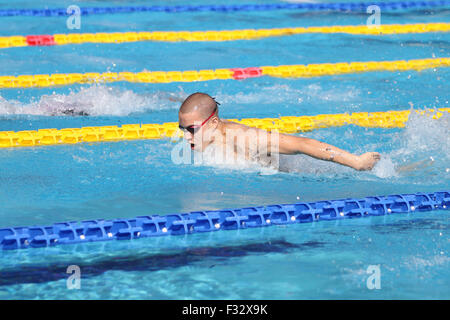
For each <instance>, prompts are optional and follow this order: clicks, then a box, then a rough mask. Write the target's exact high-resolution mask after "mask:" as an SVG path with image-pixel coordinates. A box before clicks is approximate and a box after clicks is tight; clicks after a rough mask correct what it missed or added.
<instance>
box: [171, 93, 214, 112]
mask: <svg viewBox="0 0 450 320" xmlns="http://www.w3.org/2000/svg"><path fill="white" fill-rule="evenodd" d="M216 106H217V102H216V100H214V98H212V97H211V96H210V95H208V94H206V93H201V92H196V93H193V94H191V95H190V96H189V97H187V98H186V100H184V102H183V103H182V105H181V107H180V113H183V114H186V113H197V114H198V115H200V116H201V117H208V116H209V115H210V114H211V113H212V112H213V111H214V108H215V107H216Z"/></svg>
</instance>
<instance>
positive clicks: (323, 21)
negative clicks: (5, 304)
mask: <svg viewBox="0 0 450 320" xmlns="http://www.w3.org/2000/svg"><path fill="white" fill-rule="evenodd" d="M263 2H267V3H271V1H263ZM339 2H342V1H339ZM136 3H137V4H139V2H136ZM154 3H155V4H161V5H163V4H166V3H165V2H163V1H154ZM192 3H193V4H204V3H207V2H205V1H192ZM69 4H70V3H68V4H67V6H68V5H69ZM171 4H185V2H183V1H172V2H171ZM83 5H84V6H89V5H92V6H97V5H98V4H96V3H95V2H92V3H90V2H85V3H83ZM102 5H104V6H117V5H118V3H116V2H113V1H111V2H102ZM15 6H16V7H20V8H25V7H43V6H48V7H61V6H62V4H61V2H59V1H54V3H52V2H49V1H45V2H43V1H42V2H37V3H36V2H35V3H33V5H32V6H31V5H29V4H27V3H26V2H16V3H15ZM1 7H2V8H8V7H9V4H8V2H6V1H2V3H1ZM366 19H367V15H366V14H357V13H330V12H314V13H311V12H298V11H292V10H285V11H283V10H280V11H276V12H271V11H260V12H259V11H258V12H234V13H220V12H214V13H211V12H185V13H177V14H176V15H173V14H169V13H145V12H142V13H134V14H115V15H96V16H86V17H82V25H81V30H73V31H71V30H68V29H67V27H66V23H65V20H66V19H65V18H64V17H19V16H16V17H2V18H1V19H0V25H1V28H0V30H1V36H7V35H29V34H55V33H70V32H122V31H135V30H138V31H142V30H228V29H248V28H275V27H293V26H328V25H362V24H365V21H366ZM381 19H382V20H381V22H382V23H383V24H389V23H419V22H448V21H449V11H448V10H437V9H433V10H418V11H414V10H413V11H403V12H393V13H387V12H386V13H383V12H382V15H381ZM449 40H450V38H449V34H448V33H424V34H414V33H412V34H404V35H385V36H382V37H376V36H364V35H349V34H331V35H326V34H303V35H292V36H285V37H273V38H264V39H260V40H248V41H247V40H240V41H226V42H176V43H167V42H131V43H126V44H94V43H86V44H80V45H65V46H51V47H22V48H20V47H19V48H5V49H1V50H0V61H1V66H2V71H1V72H2V74H1V75H22V74H49V73H55V72H60V73H65V72H66V73H69V72H80V73H83V72H105V71H113V72H119V71H130V72H139V71H142V70H144V69H145V70H160V71H171V70H200V69H216V68H235V67H252V66H265V65H289V64H309V63H325V62H329V63H334V62H350V61H371V60H374V61H384V60H400V59H402V60H403V59H405V60H407V59H422V58H431V57H448V56H449V53H450V46H449ZM448 79H449V68H436V69H429V70H423V71H421V72H416V71H405V72H387V71H386V72H370V73H360V74H347V75H337V76H325V77H316V78H298V79H284V78H271V77H260V78H251V79H245V80H242V81H234V80H214V81H205V82H191V83H181V82H174V83H156V84H152V83H147V84H145V83H128V82H117V83H108V84H91V85H89V84H85V85H80V84H75V85H71V86H62V87H50V88H26V89H2V90H1V92H0V96H1V98H0V130H1V131H8V130H11V131H19V130H31V129H42V128H58V129H60V128H78V127H86V126H101V125H121V124H133V123H163V122H173V121H177V120H178V119H177V109H178V107H179V105H180V100H182V99H183V98H185V97H186V96H187V95H189V94H190V93H193V92H196V91H202V92H207V93H209V94H211V95H212V96H215V97H216V99H217V100H218V101H219V102H220V103H221V106H220V114H221V116H222V117H224V118H263V117H278V116H293V115H295V116H298V115H317V114H328V113H344V112H360V111H370V112H375V111H387V110H405V109H409V108H410V107H411V105H412V106H413V107H414V108H418V109H420V108H425V107H427V108H434V107H436V108H437V107H449V101H448V99H449V96H448V92H450V90H449V89H450V86H449V81H448ZM64 108H73V109H74V110H75V111H77V112H78V111H79V112H86V113H89V114H90V115H89V116H76V117H73V116H67V115H64V114H61V110H63V109H64ZM449 128H450V116H449V115H448V114H444V115H443V116H442V117H441V118H439V119H437V120H436V119H431V118H430V117H426V116H420V115H417V114H413V115H412V116H411V117H410V119H409V121H408V123H407V125H406V128H401V129H399V128H398V129H380V128H362V127H357V126H343V127H338V128H326V129H320V130H315V131H311V132H307V133H303V135H304V136H307V137H312V138H315V139H321V140H323V141H326V142H328V143H331V144H334V145H336V146H338V147H340V148H343V149H347V150H349V151H352V152H355V153H362V152H365V151H378V152H381V153H382V155H383V159H382V161H381V162H380V163H379V164H378V165H377V166H376V167H375V169H374V170H373V171H372V172H355V171H352V170H351V169H348V168H344V167H340V166H337V165H334V164H331V163H326V162H319V161H317V160H312V159H308V158H306V157H304V156H289V157H288V156H284V157H282V158H281V163H280V165H281V166H282V167H283V172H277V173H271V174H267V172H265V171H264V170H262V168H259V167H256V168H255V167H248V166H246V167H244V168H242V167H237V166H222V165H221V166H214V165H175V164H174V163H172V161H171V150H172V147H173V143H172V142H171V141H170V140H168V139H163V140H135V141H124V142H107V143H92V144H89V143H83V144H77V145H59V146H56V145H55V146H44V147H34V148H33V147H31V148H5V149H0V166H1V168H2V170H1V173H0V191H1V192H0V200H1V203H2V205H1V206H0V228H3V227H11V226H22V225H27V226H29V225H47V224H52V223H55V222H61V221H74V220H77V221H78V220H87V219H99V218H104V219H112V218H132V217H135V216H139V215H149V214H169V213H178V212H189V211H197V210H212V209H222V208H238V207H247V206H259V205H266V204H274V203H294V202H298V201H317V200H328V199H338V198H347V197H355V198H357V197H365V196H371V195H385V194H394V193H412V192H418V191H420V192H433V191H438V190H444V189H449V186H450V184H449V178H450V169H449V163H450V162H449V160H450V156H449V153H448V149H449V148H450V134H449V132H450V131H449ZM430 157H431V158H432V159H430ZM423 160H425V164H426V165H423V166H420V167H419V168H417V169H415V170H413V171H410V172H407V173H401V172H398V171H397V170H396V169H395V167H396V166H398V165H402V164H405V163H411V162H415V161H423ZM448 228H449V219H448V213H447V212H446V211H434V212H428V213H426V212H424V213H414V214H409V215H392V216H383V217H371V218H367V219H355V220H343V221H330V222H326V221H323V222H319V223H314V224H308V225H307V224H301V225H300V224H299V225H289V226H286V227H282V226H279V227H272V228H263V229H260V230H257V229H247V230H237V231H226V232H220V233H219V232H217V233H213V234H193V235H189V236H186V237H184V236H180V237H164V238H148V239H141V240H136V241H114V242H107V243H87V244H80V245H67V246H59V247H54V248H46V249H33V250H18V251H11V252H6V251H3V252H1V253H0V268H1V269H0V298H4V299H39V298H41V299H42V298H44V299H77V298H78V299H118V298H119V299H299V298H313V299H329V298H330V299H347V298H349V299H360V298H363V299H372V298H387V299H389V298H394V299H396V298H399V299H408V298H411V299H417V298H444V299H448V298H449V297H450V292H449V290H448V287H449V286H448V284H449V277H450V274H449V271H448V270H449V264H450V261H449V260H450V259H449V258H448V249H449V240H448ZM69 265H78V266H80V268H81V279H82V280H81V289H80V290H68V289H67V287H66V280H67V277H68V274H67V273H66V269H67V267H68V266H69ZM373 265H379V266H380V271H381V289H379V290H369V289H368V288H367V286H366V280H367V278H368V276H369V274H368V273H367V269H368V267H369V266H373Z"/></svg>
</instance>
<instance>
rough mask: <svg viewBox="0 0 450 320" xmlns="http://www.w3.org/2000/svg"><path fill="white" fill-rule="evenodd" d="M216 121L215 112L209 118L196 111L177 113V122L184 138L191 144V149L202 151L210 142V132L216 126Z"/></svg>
mask: <svg viewBox="0 0 450 320" xmlns="http://www.w3.org/2000/svg"><path fill="white" fill-rule="evenodd" d="M218 121H219V119H218V117H217V115H216V113H215V112H213V114H211V116H210V117H209V118H208V117H206V118H205V116H202V115H200V113H199V112H196V111H193V112H189V113H181V112H179V113H178V123H179V126H180V129H182V131H183V133H184V138H185V139H186V141H187V142H188V143H189V144H190V145H191V149H192V150H196V151H203V150H204V149H205V148H206V147H207V146H208V145H209V144H210V143H211V142H212V139H213V135H212V133H213V132H214V130H215V129H216V128H217V124H218ZM202 123H203V125H202Z"/></svg>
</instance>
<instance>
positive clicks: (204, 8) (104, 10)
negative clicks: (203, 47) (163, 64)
mask: <svg viewBox="0 0 450 320" xmlns="http://www.w3.org/2000/svg"><path fill="white" fill-rule="evenodd" d="M370 5H377V6H379V7H380V9H381V10H383V11H397V10H407V9H415V10H417V9H423V8H436V7H437V8H438V7H447V6H449V5H450V1H449V0H435V1H395V2H354V3H267V4H250V3H249V4H231V5H172V6H157V5H154V6H119V7H82V8H80V14H81V15H96V14H125V13H138V12H166V13H180V12H237V11H273V10H302V11H344V12H349V11H352V12H364V13H365V12H366V9H367V7H368V6H370ZM70 14H71V12H69V13H68V12H67V9H66V8H51V9H50V8H49V9H36V8H34V9H0V17H11V16H32V17H55V16H67V15H70Z"/></svg>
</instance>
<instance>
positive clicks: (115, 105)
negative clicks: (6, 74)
mask: <svg viewBox="0 0 450 320" xmlns="http://www.w3.org/2000/svg"><path fill="white" fill-rule="evenodd" d="M184 96H185V93H184V92H177V93H173V92H164V91H156V92H152V93H148V94H137V93H135V92H133V91H132V90H123V89H118V88H113V87H107V86H105V85H97V84H95V85H92V86H88V87H82V88H81V89H79V90H78V91H71V92H70V93H69V94H57V93H53V94H51V95H43V96H41V97H40V99H39V100H38V101H31V102H29V103H22V102H20V101H18V100H9V101H8V100H6V99H4V98H3V97H1V96H0V114H2V115H19V114H28V115H42V116H64V115H91V116H102V115H114V116H127V115H130V114H132V113H141V112H147V111H153V110H167V109H177V108H178V107H179V103H180V101H182V100H183V97H184Z"/></svg>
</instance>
